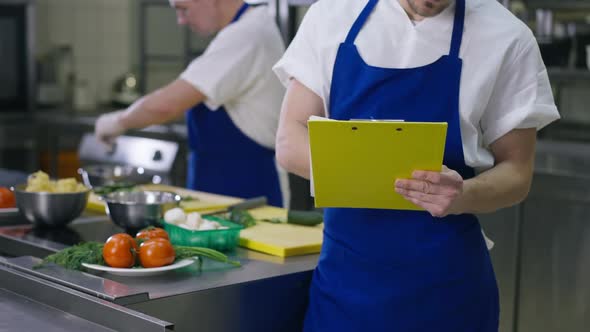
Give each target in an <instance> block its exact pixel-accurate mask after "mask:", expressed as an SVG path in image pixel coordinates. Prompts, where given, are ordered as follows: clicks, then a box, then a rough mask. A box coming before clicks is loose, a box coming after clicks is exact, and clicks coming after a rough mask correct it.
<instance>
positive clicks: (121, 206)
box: [103, 191, 181, 230]
mask: <svg viewBox="0 0 590 332" xmlns="http://www.w3.org/2000/svg"><path fill="white" fill-rule="evenodd" d="M103 200H104V202H105V203H106V206H107V208H106V211H107V214H108V215H109V216H110V217H111V219H112V220H113V222H114V223H115V224H116V225H118V226H119V227H121V228H124V229H125V230H140V229H142V228H145V227H148V226H153V225H156V224H157V223H158V222H159V221H160V220H161V219H162V218H163V216H164V213H165V212H166V211H168V210H170V209H172V208H175V207H177V206H178V204H179V203H180V201H181V197H180V196H179V195H177V194H175V193H171V192H166V191H133V192H126V191H118V192H114V193H110V194H107V195H106V196H104V197H103Z"/></svg>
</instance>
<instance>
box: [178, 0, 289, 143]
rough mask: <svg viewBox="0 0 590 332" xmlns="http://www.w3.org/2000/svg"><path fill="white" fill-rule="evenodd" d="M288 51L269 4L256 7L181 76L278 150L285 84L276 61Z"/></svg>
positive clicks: (212, 105) (213, 106) (257, 139)
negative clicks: (269, 10) (277, 71)
mask: <svg viewBox="0 0 590 332" xmlns="http://www.w3.org/2000/svg"><path fill="white" fill-rule="evenodd" d="M284 51H285V47H284V43H283V40H282V38H281V34H280V32H279V29H278V27H277V25H276V23H275V21H274V18H273V17H272V16H270V15H269V13H268V9H267V8H266V7H265V6H261V7H252V8H250V9H248V11H246V12H245V13H244V15H242V17H241V18H240V19H239V20H238V21H237V22H234V23H232V24H230V25H228V26H227V27H225V28H224V29H223V30H221V31H220V32H219V33H218V34H217V36H215V38H214V39H213V40H212V41H211V43H210V44H209V46H208V47H207V49H206V50H205V52H204V53H203V54H202V55H201V56H199V57H198V58H196V59H194V60H193V61H192V62H191V64H190V65H189V66H188V68H187V69H186V70H185V71H184V72H183V73H182V74H181V75H180V78H181V79H183V80H185V81H186V82H188V83H190V84H191V85H193V86H194V87H195V88H196V89H197V90H199V91H201V93H203V94H204V95H205V96H206V97H207V99H206V101H205V104H206V105H207V107H209V108H210V109H212V110H216V109H218V108H219V107H220V106H224V107H225V109H226V110H227V113H228V114H229V116H230V118H231V120H232V121H233V122H234V124H235V125H236V126H237V127H238V128H239V129H240V130H241V131H242V132H243V133H244V134H246V135H247V136H248V137H250V138H251V139H253V140H254V141H255V142H257V143H258V144H260V145H262V146H265V147H267V148H270V149H273V150H274V147H275V137H276V132H277V127H278V122H279V114H280V111H281V103H282V100H283V96H284V94H285V89H284V88H283V86H282V85H281V83H280V82H279V80H278V79H277V77H276V76H275V75H274V74H273V72H272V66H273V64H275V63H276V62H277V61H278V60H279V59H280V58H281V56H282V55H283V52H284Z"/></svg>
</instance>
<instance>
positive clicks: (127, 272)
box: [82, 259, 196, 277]
mask: <svg viewBox="0 0 590 332" xmlns="http://www.w3.org/2000/svg"><path fill="white" fill-rule="evenodd" d="M195 262H196V259H183V260H181V261H178V262H176V263H174V264H171V265H166V266H162V267H151V268H135V269H134V268H130V269H122V268H115V267H109V266H103V265H96V264H86V263H82V265H83V266H84V267H85V268H87V269H90V270H95V271H103V272H108V273H111V274H114V275H118V276H124V277H147V276H154V275H158V274H162V273H165V272H167V271H171V270H176V269H180V268H183V267H185V266H189V265H191V264H193V263H195Z"/></svg>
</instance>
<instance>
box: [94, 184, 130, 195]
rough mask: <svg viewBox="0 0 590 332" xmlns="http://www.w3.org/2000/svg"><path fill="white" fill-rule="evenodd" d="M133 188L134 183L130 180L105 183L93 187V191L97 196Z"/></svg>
mask: <svg viewBox="0 0 590 332" xmlns="http://www.w3.org/2000/svg"><path fill="white" fill-rule="evenodd" d="M134 188H135V184H133V183H131V182H117V183H113V184H107V185H104V186H101V187H96V188H94V189H93V191H94V193H95V194H97V195H99V196H105V195H108V194H110V193H114V192H116V191H132V190H133V189H134Z"/></svg>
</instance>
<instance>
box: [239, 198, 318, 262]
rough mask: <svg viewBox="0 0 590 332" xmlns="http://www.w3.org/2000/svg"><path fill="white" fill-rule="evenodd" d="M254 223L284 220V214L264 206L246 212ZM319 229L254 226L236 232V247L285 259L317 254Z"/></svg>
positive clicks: (284, 211)
mask: <svg viewBox="0 0 590 332" xmlns="http://www.w3.org/2000/svg"><path fill="white" fill-rule="evenodd" d="M248 212H249V213H250V214H251V215H252V216H253V217H254V219H256V220H270V219H282V218H284V219H286V218H287V214H288V211H287V210H286V209H281V208H277V207H272V206H265V207H261V208H256V209H252V210H249V211H248ZM323 231H324V227H323V225H318V226H315V227H309V226H300V225H293V224H283V223H281V224H273V223H267V222H258V223H257V224H256V225H255V226H252V227H249V228H246V229H244V230H242V231H241V232H240V246H242V247H245V248H248V249H252V250H256V251H260V252H263V253H266V254H270V255H274V256H279V257H289V256H299V255H307V254H314V253H319V252H320V250H321V248H322V241H323Z"/></svg>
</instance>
